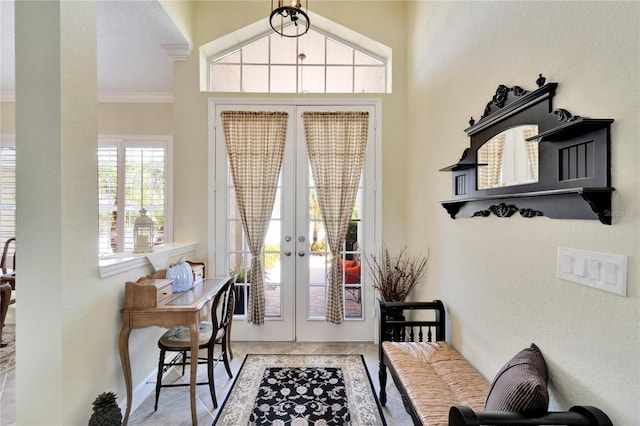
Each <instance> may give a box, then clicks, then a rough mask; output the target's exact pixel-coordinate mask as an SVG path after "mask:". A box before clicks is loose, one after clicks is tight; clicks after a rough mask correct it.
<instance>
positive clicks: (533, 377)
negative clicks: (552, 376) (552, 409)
mask: <svg viewBox="0 0 640 426" xmlns="http://www.w3.org/2000/svg"><path fill="white" fill-rule="evenodd" d="M548 381H549V375H548V372H547V364H546V363H545V361H544V357H543V356H542V352H540V349H539V348H538V347H537V346H536V345H535V344H533V343H532V344H531V347H529V348H526V349H523V350H522V351H520V352H518V353H517V354H516V355H515V356H514V357H513V358H511V360H509V362H507V363H506V364H505V366H504V367H502V369H501V370H500V371H499V372H498V374H497V375H496V377H495V379H493V383H491V388H490V389H489V395H487V402H486V403H485V407H484V409H485V411H517V412H524V411H540V412H547V410H548V409H549V390H548V389H547V382H548Z"/></svg>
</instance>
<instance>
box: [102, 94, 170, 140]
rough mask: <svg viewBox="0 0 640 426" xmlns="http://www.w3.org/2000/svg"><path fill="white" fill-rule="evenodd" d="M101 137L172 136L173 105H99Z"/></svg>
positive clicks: (110, 103)
mask: <svg viewBox="0 0 640 426" xmlns="http://www.w3.org/2000/svg"><path fill="white" fill-rule="evenodd" d="M98 134H100V135H171V134H173V104H170V103H141V102H135V103H123V102H106V103H100V104H98Z"/></svg>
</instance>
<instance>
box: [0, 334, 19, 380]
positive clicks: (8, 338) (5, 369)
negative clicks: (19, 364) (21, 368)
mask: <svg viewBox="0 0 640 426" xmlns="http://www.w3.org/2000/svg"><path fill="white" fill-rule="evenodd" d="M2 343H6V344H7V346H5V347H3V348H0V376H3V375H5V374H7V373H10V372H12V371H13V370H15V368H16V326H15V324H5V325H4V328H3V329H2Z"/></svg>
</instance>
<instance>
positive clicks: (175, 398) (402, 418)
mask: <svg viewBox="0 0 640 426" xmlns="http://www.w3.org/2000/svg"><path fill="white" fill-rule="evenodd" d="M232 348H233V353H234V358H233V360H232V361H231V370H232V372H233V374H234V378H235V376H236V374H237V372H238V371H239V370H240V367H241V365H242V361H243V360H244V357H245V355H246V354H249V353H257V354H272V353H275V354H278V353H282V354H285V353H294V354H311V353H317V354H363V355H364V358H365V362H366V364H367V369H368V370H369V374H370V376H371V380H372V382H373V385H374V388H375V389H376V393H377V392H378V391H379V389H380V386H379V383H378V347H377V346H376V345H374V344H372V343H296V342H292V343H275V342H274V343H265V342H261V343H250V342H233V343H232ZM188 377H189V371H188V370H187V372H186V374H185V377H184V378H183V377H181V376H180V374H179V371H178V370H176V369H171V370H169V371H168V372H167V373H166V374H165V378H164V383H169V382H171V381H172V380H175V381H180V380H185V379H186V380H188ZM215 377H216V378H215V380H216V394H217V398H218V406H219V407H220V406H221V405H222V402H223V401H224V400H225V398H226V396H227V393H228V392H229V390H230V389H231V386H232V384H233V379H229V378H228V376H227V374H226V372H225V371H224V366H223V365H222V364H219V365H218V366H217V367H216V370H215ZM199 381H206V368H205V367H204V366H201V367H200V371H199ZM387 395H388V397H387V399H388V400H387V405H386V407H384V408H383V414H384V416H385V418H386V421H387V424H388V425H389V426H396V425H397V426H401V425H402V426H403V425H411V424H412V422H411V419H410V417H409V416H408V414H407V413H406V412H405V410H404V407H403V405H402V400H401V399H400V395H399V394H398V391H397V389H396V387H395V385H394V384H393V380H391V378H389V381H388V384H387ZM119 402H120V401H119ZM197 402H198V424H200V425H211V424H212V423H213V420H214V418H215V416H216V414H217V411H218V410H217V409H213V405H212V403H211V397H210V395H209V391H208V387H207V386H198V387H197ZM153 404H154V395H150V396H149V397H147V398H146V399H145V400H144V401H143V402H142V403H141V404H140V406H139V407H138V408H137V409H136V410H135V411H134V412H133V413H131V416H130V419H129V424H130V425H153V426H163V425H167V426H174V425H190V424H191V409H190V404H189V388H188V387H177V388H163V389H162V391H161V392H160V400H159V404H158V405H159V407H158V410H157V411H155V412H154V411H153ZM12 425H15V373H10V374H6V375H5V376H4V377H0V426H12Z"/></svg>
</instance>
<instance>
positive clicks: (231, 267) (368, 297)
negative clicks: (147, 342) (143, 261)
mask: <svg viewBox="0 0 640 426" xmlns="http://www.w3.org/2000/svg"><path fill="white" fill-rule="evenodd" d="M211 107H212V108H211V110H212V112H213V117H211V118H210V121H211V122H212V124H214V126H215V132H214V138H213V141H212V142H213V146H214V147H215V149H214V150H212V151H214V153H215V156H214V159H211V160H212V162H214V163H215V174H214V176H212V177H213V178H214V181H215V185H214V187H215V196H214V197H212V198H213V201H214V203H215V204H214V205H215V220H213V221H212V223H211V224H212V225H213V229H212V230H211V231H210V234H211V235H210V241H211V242H213V243H215V245H214V246H213V247H211V248H213V250H211V249H210V253H213V256H212V259H210V260H209V264H215V270H216V273H217V275H221V274H225V273H229V272H231V273H234V274H237V276H238V279H237V283H236V289H235V292H236V306H235V315H234V320H233V321H234V324H233V337H234V339H236V340H248V341H372V340H373V336H374V331H375V325H374V323H375V321H374V316H375V305H374V297H373V289H372V288H371V285H370V281H369V277H368V273H367V270H366V261H365V259H364V256H365V253H370V252H372V251H374V250H375V248H374V247H375V246H376V241H375V238H376V235H377V234H378V233H377V232H376V228H377V227H378V226H376V224H377V221H376V218H377V217H379V215H376V204H377V203H376V191H375V181H376V161H375V160H376V158H375V152H376V131H377V126H376V119H377V115H376V112H377V109H378V108H377V105H376V104H375V103H372V104H358V105H300V104H282V105H276V104H255V103H254V104H237V103H236V104H229V103H225V104H223V103H214V104H213V105H212V106H211ZM225 110H226V111H228V110H240V111H281V112H286V113H287V114H288V123H287V136H286V142H285V153H284V158H283V165H282V170H281V173H280V177H279V180H278V190H277V193H276V200H275V203H274V207H273V213H272V216H271V221H270V225H269V230H268V232H267V237H266V239H265V244H264V248H263V251H262V253H261V261H262V265H263V267H264V277H263V278H264V279H263V282H264V289H265V322H264V324H263V325H254V324H251V323H249V322H248V321H246V313H247V312H248V301H249V297H248V295H249V292H250V286H251V274H250V270H251V253H250V251H249V248H248V246H247V243H246V239H245V237H244V232H243V229H242V222H241V220H240V217H239V214H238V211H237V207H236V202H235V193H234V188H233V182H232V179H231V177H230V172H229V167H228V158H227V152H226V145H225V139H224V129H223V127H222V122H221V118H220V113H221V112H222V111H225ZM305 111H368V112H369V132H368V135H369V140H368V142H367V152H366V157H365V166H364V170H363V173H362V178H361V181H360V186H359V191H358V196H357V200H356V205H355V208H354V211H353V214H352V217H351V222H350V226H349V231H348V233H347V239H346V242H345V244H344V246H343V248H342V250H341V252H340V253H339V254H338V255H339V256H340V258H341V262H340V268H341V272H342V277H343V292H344V297H343V303H344V312H345V317H344V321H343V323H342V324H340V325H335V324H331V323H329V322H327V321H325V312H326V303H327V298H326V295H327V290H328V286H329V273H330V268H331V262H330V260H331V255H332V254H331V253H330V252H329V247H328V244H327V242H326V238H325V233H324V225H323V223H322V217H321V214H320V209H319V206H318V203H317V197H316V192H315V186H314V182H313V176H312V173H311V168H310V164H309V160H308V156H307V149H306V140H305V134H304V126H303V122H302V113H303V112H305ZM210 229H211V228H210Z"/></svg>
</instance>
